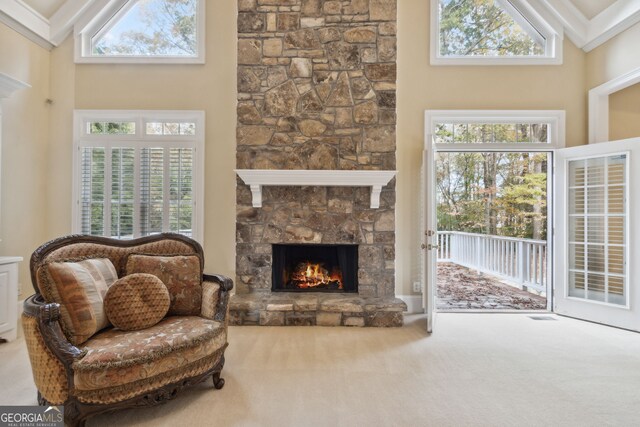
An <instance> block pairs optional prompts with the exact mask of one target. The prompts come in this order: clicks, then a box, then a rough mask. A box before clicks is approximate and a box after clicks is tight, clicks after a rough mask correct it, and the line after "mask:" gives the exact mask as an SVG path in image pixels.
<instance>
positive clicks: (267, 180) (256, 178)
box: [236, 169, 397, 209]
mask: <svg viewBox="0 0 640 427" xmlns="http://www.w3.org/2000/svg"><path fill="white" fill-rule="evenodd" d="M236 173H237V174H238V176H239V177H240V178H242V180H243V181H244V183H245V184H247V185H248V186H249V188H251V196H252V198H253V207H254V208H260V207H262V187H263V186H265V185H270V186H285V187H286V186H307V185H309V186H327V187H371V208H372V209H378V208H379V207H380V192H381V191H382V187H384V186H385V185H387V184H388V183H389V181H391V179H392V178H393V177H394V176H396V173H397V172H396V171H368V170H366V171H363V170H358V171H352V170H300V169H296V170H266V169H236Z"/></svg>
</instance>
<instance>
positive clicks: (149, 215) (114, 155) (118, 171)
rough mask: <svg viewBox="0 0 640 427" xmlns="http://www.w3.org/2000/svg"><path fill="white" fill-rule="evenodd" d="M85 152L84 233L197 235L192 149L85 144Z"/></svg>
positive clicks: (82, 184)
mask: <svg viewBox="0 0 640 427" xmlns="http://www.w3.org/2000/svg"><path fill="white" fill-rule="evenodd" d="M132 145H135V143H132ZM81 152H82V155H81V173H80V177H81V185H80V187H81V196H80V197H81V202H80V203H81V206H82V209H81V216H82V220H81V231H82V233H83V234H91V235H101V236H102V235H104V236H111V237H115V238H120V239H127V238H133V237H140V236H147V235H150V234H155V233H161V232H165V231H173V232H178V233H182V234H185V235H188V236H192V234H193V212H194V209H193V207H194V194H193V173H194V166H195V163H194V161H195V156H194V149H193V148H191V147H189V148H175V147H135V146H132V147H83V148H82V149H81Z"/></svg>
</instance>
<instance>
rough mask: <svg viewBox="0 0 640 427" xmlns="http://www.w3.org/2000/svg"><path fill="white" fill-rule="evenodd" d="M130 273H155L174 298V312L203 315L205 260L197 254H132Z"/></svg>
mask: <svg viewBox="0 0 640 427" xmlns="http://www.w3.org/2000/svg"><path fill="white" fill-rule="evenodd" d="M125 271H126V274H127V275H129V274H133V273H148V274H153V275H154V276H156V277H157V278H159V279H160V280H162V283H164V284H165V286H166V287H167V289H168V290H169V296H170V297H171V305H170V307H169V314H170V315H177V316H199V315H200V310H201V307H202V263H201V260H200V257H198V256H197V255H175V256H157V255H137V254H133V255H130V256H129V258H128V259H127V263H126V269H125Z"/></svg>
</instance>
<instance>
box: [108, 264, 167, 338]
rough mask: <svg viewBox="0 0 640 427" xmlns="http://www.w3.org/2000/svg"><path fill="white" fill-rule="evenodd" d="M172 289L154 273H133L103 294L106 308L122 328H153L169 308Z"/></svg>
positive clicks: (112, 322)
mask: <svg viewBox="0 0 640 427" xmlns="http://www.w3.org/2000/svg"><path fill="white" fill-rule="evenodd" d="M169 303H170V298H169V291H168V290H167V287H166V286H165V285H164V283H162V280H160V279H158V278H157V277H156V276H154V275H153V274H144V273H134V274H130V275H128V276H124V277H123V278H121V279H118V280H116V281H115V282H114V283H113V285H111V287H110V288H109V290H108V291H107V295H105V297H104V311H105V312H106V313H107V318H109V321H110V322H111V324H113V326H115V327H116V328H118V329H122V330H123V331H137V330H140V329H146V328H150V327H151V326H153V325H155V324H156V323H158V322H159V321H161V320H162V319H163V318H164V316H165V315H166V314H167V311H169Z"/></svg>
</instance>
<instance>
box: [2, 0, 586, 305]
mask: <svg viewBox="0 0 640 427" xmlns="http://www.w3.org/2000/svg"><path fill="white" fill-rule="evenodd" d="M398 3H399V5H398V14H399V17H398V21H399V25H398V26H399V33H398V43H399V48H398V50H399V57H398V66H399V71H398V73H399V74H398V141H397V143H398V152H397V163H398V170H399V173H398V187H397V188H398V200H397V211H396V214H397V224H398V230H397V237H396V243H397V248H396V249H397V251H396V253H397V280H396V294H398V295H409V294H411V291H410V288H411V286H410V284H411V282H413V281H414V280H417V279H418V278H419V266H420V261H419V254H420V252H419V250H418V248H419V245H420V242H421V237H420V236H421V232H422V226H421V224H419V202H418V201H419V196H420V195H419V189H420V185H419V184H420V183H419V171H420V163H421V157H422V147H423V143H424V141H423V130H424V129H423V122H424V119H423V115H424V111H425V110H426V109H564V110H566V112H567V140H568V145H579V144H582V143H584V142H585V141H586V92H585V87H587V83H586V74H587V72H586V64H587V62H586V55H585V54H584V53H583V52H582V51H580V50H578V49H576V48H575V47H574V46H573V45H572V44H571V43H569V42H565V45H564V50H565V53H564V65H562V66H536V67H431V66H430V65H429V26H428V24H429V7H428V4H429V2H427V1H423V0H402V1H399V2H398ZM235 13H236V10H235V2H233V1H228V2H227V1H225V2H219V4H218V5H217V8H215V10H214V8H208V14H207V20H208V25H207V28H208V32H207V53H206V54H207V63H206V65H171V66H169V65H164V66H162V65H137V66H133V65H75V64H74V63H73V40H72V39H68V40H66V41H65V42H64V43H63V44H62V45H61V46H60V47H58V48H56V49H54V50H53V52H52V53H51V54H49V53H48V52H46V51H44V50H42V49H40V48H38V47H35V45H31V43H30V42H28V41H26V40H25V39H21V38H20V36H18V35H15V37H17V38H19V40H20V41H19V42H13V41H8V42H5V40H6V37H0V53H2V55H0V58H7V57H9V58H11V64H12V65H11V66H12V67H15V68H18V70H17V71H15V72H14V74H16V77H18V78H21V75H20V74H19V72H21V71H20V70H24V69H27V70H29V69H31V70H32V71H31V72H30V73H37V74H39V77H40V78H42V80H43V81H44V82H47V75H48V74H47V73H48V72H49V70H50V79H51V86H50V87H51V91H50V92H51V94H50V95H49V94H48V93H49V85H48V83H46V84H45V83H40V84H38V85H37V86H38V89H37V90H33V91H31V92H29V93H30V94H31V95H29V97H30V99H29V100H28V101H27V100H23V101H22V104H21V105H20V106H19V108H16V109H15V112H13V113H11V114H15V115H19V114H20V113H19V111H22V112H23V113H24V112H25V111H27V110H28V111H29V116H28V117H29V121H26V120H23V122H24V123H23V124H22V125H21V126H22V129H21V130H19V131H18V130H17V131H14V132H15V134H20V137H19V139H17V138H13V139H14V142H13V143H9V142H8V143H7V144H6V145H5V148H4V151H5V153H7V151H8V153H7V155H11V156H12V159H14V158H15V159H16V161H15V162H13V161H11V162H8V161H6V159H5V160H4V161H3V164H4V165H5V167H6V169H7V170H5V171H3V176H5V177H6V176H7V175H8V174H10V173H16V174H19V176H20V179H16V180H12V181H11V183H12V184H13V187H15V188H14V189H13V190H12V189H8V188H7V187H8V186H11V185H9V184H8V183H7V182H6V180H3V184H2V185H3V190H5V189H6V191H7V192H8V193H7V194H9V195H8V196H7V197H6V198H5V197H3V202H4V203H3V218H2V222H3V227H2V228H3V231H4V230H7V228H9V229H10V230H8V231H7V233H8V234H6V236H7V239H3V242H2V243H1V244H0V245H1V246H0V247H1V248H2V249H3V251H4V252H5V253H8V252H11V254H18V255H21V256H24V257H28V256H29V255H30V253H31V251H32V250H33V249H34V248H35V246H37V245H38V244H40V243H42V242H44V241H45V240H47V239H49V238H52V237H55V236H59V235H62V234H65V233H68V232H70V231H71V220H70V218H71V192H70V187H71V147H72V133H71V124H72V113H73V109H74V108H76V109H88V108H91V109H94V108H95V109H108V108H115V109H201V110H204V111H205V112H206V115H207V129H206V177H205V179H206V183H205V184H206V187H205V191H206V195H205V196H206V204H205V206H206V215H205V217H206V221H205V242H204V246H205V251H206V260H207V265H206V270H207V271H209V272H220V273H223V274H228V275H230V276H232V277H233V276H234V257H235V253H234V249H233V248H234V241H235V238H234V233H235V208H234V207H235V175H234V173H233V169H234V166H235V122H236V120H235V87H236V59H235V55H236V41H235V39H236V23H235V21H236V20H235ZM0 31H3V33H0V35H3V36H4V32H7V31H11V30H7V29H6V28H4V27H2V26H0ZM2 49H5V50H6V49H13V50H11V51H6V52H5V51H2ZM14 50H15V52H14ZM32 51H33V52H34V53H28V52H32ZM35 52H38V54H36V53H35ZM23 56H24V57H25V58H24V59H20V60H19V61H16V59H15V58H22V57H23ZM35 57H37V58H38V63H37V64H36V63H32V65H33V67H31V68H29V67H28V66H26V68H24V67H25V66H22V68H20V67H21V66H20V65H16V64H18V63H22V62H24V61H27V60H31V61H35ZM40 57H42V58H40ZM49 57H50V58H51V59H50V60H51V64H50V66H49ZM2 64H3V63H2V59H0V70H2V71H5V70H4V69H3V67H5V68H6V67H7V66H5V65H2ZM9 71H10V70H9ZM5 72H8V71H5ZM28 77H31V76H28ZM24 79H25V80H27V81H30V79H29V78H26V77H25V78H24ZM32 83H33V82H32ZM36 94H37V96H36ZM21 96H23V97H24V96H27V95H25V94H23V95H21ZM48 96H50V97H51V98H52V99H53V100H54V104H53V105H52V107H51V114H50V115H47V110H46V108H47V107H46V106H45V105H44V102H43V101H44V98H46V97H48ZM31 98H33V99H31ZM19 99H21V98H19V97H16V98H15V99H12V100H11V102H16V103H19V104H20V102H19ZM49 119H50V122H51V124H50V129H51V131H50V138H49V144H50V146H51V150H47V137H46V132H47V131H46V129H47V126H48V124H49ZM32 123H36V124H38V125H37V126H33V125H32ZM45 124H46V125H45ZM18 141H22V143H19V142H18ZM24 141H26V143H25V142H24ZM34 163H35V164H36V165H37V167H35V168H31V166H32V165H34ZM11 168H13V169H14V170H13V171H11V170H10V169H11ZM12 191H13V192H14V197H11V195H10V194H11V192H12ZM18 195H19V197H18ZM14 199H16V200H14ZM12 201H13V202H14V203H11V202H12ZM7 203H11V208H10V209H8V208H7ZM14 207H15V209H14ZM5 212H6V213H5ZM29 212H33V215H29ZM45 212H46V214H45ZM17 219H20V220H21V222H20V223H19V224H23V223H24V224H25V226H24V227H25V228H28V230H27V231H23V230H21V229H20V228H22V226H21V227H20V228H18V227H16V226H15V224H16V223H18V222H17ZM7 224H11V226H10V227H7ZM11 234H13V235H15V236H24V235H28V238H25V239H19V238H17V237H11ZM4 235H5V233H3V236H2V237H3V238H4ZM5 248H9V249H11V250H10V251H7V250H6V249H5ZM18 252H19V253H18ZM21 279H22V280H23V281H27V282H28V277H27V276H24V275H23V276H22V277H21Z"/></svg>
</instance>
